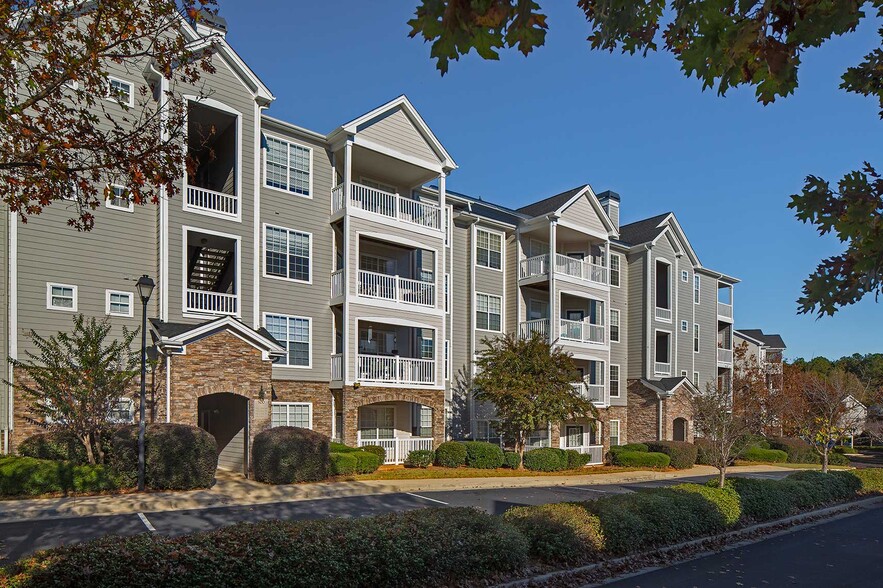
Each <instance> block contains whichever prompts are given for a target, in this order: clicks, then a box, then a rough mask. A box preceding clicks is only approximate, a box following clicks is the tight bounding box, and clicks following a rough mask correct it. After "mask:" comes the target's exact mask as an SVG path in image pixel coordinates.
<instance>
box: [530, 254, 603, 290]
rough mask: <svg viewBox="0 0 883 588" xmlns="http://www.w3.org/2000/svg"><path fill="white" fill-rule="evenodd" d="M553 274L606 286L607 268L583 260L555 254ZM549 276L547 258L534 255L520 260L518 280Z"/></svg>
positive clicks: (546, 256)
mask: <svg viewBox="0 0 883 588" xmlns="http://www.w3.org/2000/svg"><path fill="white" fill-rule="evenodd" d="M555 273H556V274H557V275H562V276H568V277H571V278H576V279H578V280H581V281H583V282H589V283H593V284H600V285H607V283H608V282H607V268H606V267H604V266H601V265H597V264H594V263H591V262H588V261H586V260H583V259H576V258H573V257H568V256H566V255H562V254H560V253H556V254H555ZM548 274H549V256H548V255H545V254H544V255H535V256H533V257H528V258H527V259H523V260H521V263H520V268H519V278H520V279H527V278H533V277H536V276H545V275H548Z"/></svg>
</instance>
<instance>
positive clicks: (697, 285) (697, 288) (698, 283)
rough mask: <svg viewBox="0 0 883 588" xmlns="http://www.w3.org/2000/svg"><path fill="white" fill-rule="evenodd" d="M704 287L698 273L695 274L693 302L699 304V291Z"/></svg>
mask: <svg viewBox="0 0 883 588" xmlns="http://www.w3.org/2000/svg"><path fill="white" fill-rule="evenodd" d="M701 288H702V281H701V280H700V276H699V275H698V274H693V304H699V292H700V290H701Z"/></svg>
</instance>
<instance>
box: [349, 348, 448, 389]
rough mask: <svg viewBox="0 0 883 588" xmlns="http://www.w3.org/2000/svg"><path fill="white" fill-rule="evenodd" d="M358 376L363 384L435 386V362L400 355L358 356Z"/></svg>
mask: <svg viewBox="0 0 883 588" xmlns="http://www.w3.org/2000/svg"><path fill="white" fill-rule="evenodd" d="M357 364H358V365H357V372H358V373H357V376H358V380H359V381H360V382H363V383H369V382H370V383H378V384H419V385H433V384H435V360H434V359H416V358H410V357H400V356H398V355H363V354H361V353H360V354H359V355H358V356H357Z"/></svg>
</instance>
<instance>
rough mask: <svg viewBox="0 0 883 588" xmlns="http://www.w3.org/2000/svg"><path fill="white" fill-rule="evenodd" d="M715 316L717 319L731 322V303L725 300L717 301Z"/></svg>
mask: <svg viewBox="0 0 883 588" xmlns="http://www.w3.org/2000/svg"><path fill="white" fill-rule="evenodd" d="M717 317H718V318H719V319H724V320H727V321H730V322H732V320H733V305H732V304H727V303H725V302H718V303H717Z"/></svg>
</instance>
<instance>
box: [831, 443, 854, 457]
mask: <svg viewBox="0 0 883 588" xmlns="http://www.w3.org/2000/svg"><path fill="white" fill-rule="evenodd" d="M834 451H835V452H837V453H841V454H843V455H855V454H857V453H858V451H856V450H855V447H850V446H849V445H837V446H835V447H834Z"/></svg>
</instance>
